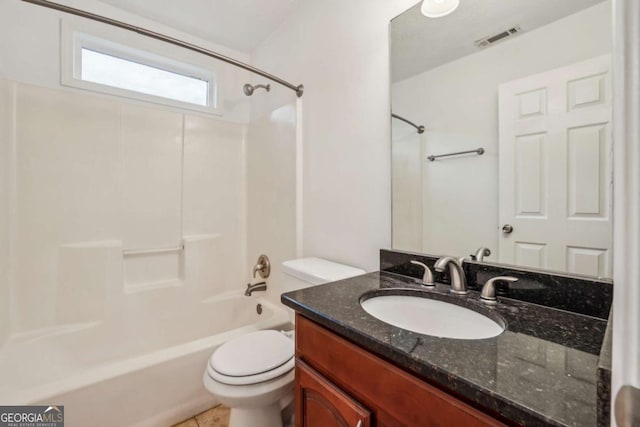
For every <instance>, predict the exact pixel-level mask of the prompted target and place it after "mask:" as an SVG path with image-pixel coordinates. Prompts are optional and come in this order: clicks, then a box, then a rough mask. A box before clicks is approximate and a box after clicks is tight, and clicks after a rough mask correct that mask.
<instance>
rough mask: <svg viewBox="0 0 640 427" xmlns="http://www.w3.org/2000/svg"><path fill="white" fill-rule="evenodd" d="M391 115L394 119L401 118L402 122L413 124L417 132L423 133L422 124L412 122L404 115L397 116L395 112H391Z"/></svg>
mask: <svg viewBox="0 0 640 427" xmlns="http://www.w3.org/2000/svg"><path fill="white" fill-rule="evenodd" d="M391 117H393V118H394V119H398V120H402V121H403V122H405V123H407V124H410V125H411V126H413V127H414V128H416V129H417V130H418V133H424V126H422V125H417V124H415V123H413V122H412V121H410V120H407V119H405V118H404V117H402V116H399V115H397V114H393V113H391Z"/></svg>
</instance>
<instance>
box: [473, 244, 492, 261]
mask: <svg viewBox="0 0 640 427" xmlns="http://www.w3.org/2000/svg"><path fill="white" fill-rule="evenodd" d="M486 256H491V249H489V248H485V247H484V246H483V247H481V248H479V249H478V250H477V251H476V253H474V254H472V255H471V259H472V260H473V261H478V262H483V261H484V257H486Z"/></svg>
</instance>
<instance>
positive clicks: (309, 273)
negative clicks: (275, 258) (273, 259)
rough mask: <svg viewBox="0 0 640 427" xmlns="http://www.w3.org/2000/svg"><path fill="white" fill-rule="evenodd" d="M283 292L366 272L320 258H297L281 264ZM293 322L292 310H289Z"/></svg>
mask: <svg viewBox="0 0 640 427" xmlns="http://www.w3.org/2000/svg"><path fill="white" fill-rule="evenodd" d="M282 271H283V272H284V273H285V274H284V275H283V283H282V289H283V292H291V291H295V290H298V289H303V288H308V287H311V286H316V285H322V284H323V283H329V282H335V281H337V280H342V279H348V278H349V277H354V276H360V275H361V274H365V273H366V271H364V270H362V269H360V268H356V267H352V266H350V265H345V264H340V263H337V262H333V261H328V260H326V259H322V258H299V259H292V260H289V261H285V262H283V263H282ZM289 311H290V313H289V317H290V319H291V321H293V310H289Z"/></svg>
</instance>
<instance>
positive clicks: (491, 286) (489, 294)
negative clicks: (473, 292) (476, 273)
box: [480, 276, 518, 304]
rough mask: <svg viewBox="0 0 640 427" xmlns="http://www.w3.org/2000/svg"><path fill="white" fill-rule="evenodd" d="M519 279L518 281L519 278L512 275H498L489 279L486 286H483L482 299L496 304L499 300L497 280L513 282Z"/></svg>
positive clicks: (487, 302) (486, 302)
mask: <svg viewBox="0 0 640 427" xmlns="http://www.w3.org/2000/svg"><path fill="white" fill-rule="evenodd" d="M517 281H518V278H517V277H512V276H498V277H494V278H493V279H489V280H487V281H486V282H485V284H484V286H483V287H482V292H481V293H480V300H481V301H482V302H484V303H485V304H495V303H496V301H497V299H496V286H495V283H496V282H507V283H513V282H517Z"/></svg>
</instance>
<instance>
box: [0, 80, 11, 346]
mask: <svg viewBox="0 0 640 427" xmlns="http://www.w3.org/2000/svg"><path fill="white" fill-rule="evenodd" d="M11 111H12V91H11V86H10V85H9V84H8V82H7V81H6V80H5V79H2V78H0V346H2V343H3V342H4V340H5V339H6V338H7V336H8V335H9V330H10V317H11V295H10V288H9V283H10V282H9V262H10V261H9V260H10V245H9V239H10V237H9V236H10V227H11V224H10V221H9V209H10V180H9V177H10V172H9V168H10V165H11V163H10V156H11V151H12V146H11V145H10V141H11V130H12V127H11V125H10V124H11Z"/></svg>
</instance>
